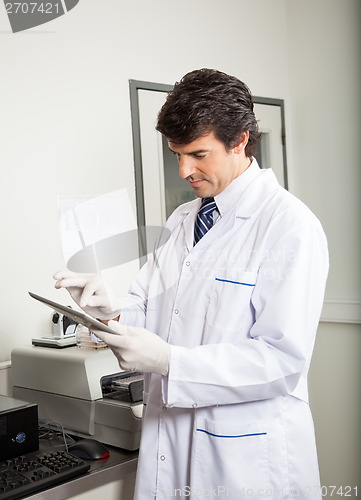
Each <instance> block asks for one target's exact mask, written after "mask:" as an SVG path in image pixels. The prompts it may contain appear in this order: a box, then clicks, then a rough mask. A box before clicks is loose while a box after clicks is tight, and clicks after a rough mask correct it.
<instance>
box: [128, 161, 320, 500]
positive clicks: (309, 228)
mask: <svg viewBox="0 0 361 500" xmlns="http://www.w3.org/2000/svg"><path fill="white" fill-rule="evenodd" d="M234 182H237V192H238V195H237V200H238V201H237V202H236V203H235V205H234V206H233V208H232V209H231V210H229V211H228V212H227V213H226V214H224V216H223V217H221V218H220V219H219V220H218V221H217V222H216V224H215V225H214V226H213V227H212V229H211V230H210V231H209V232H208V233H207V234H206V235H205V236H204V237H203V238H202V239H201V240H200V242H199V243H198V244H197V245H196V246H194V247H193V225H194V219H195V216H196V213H197V211H198V209H199V206H200V200H199V199H198V200H195V201H192V202H190V203H187V204H184V205H182V206H181V207H179V208H178V209H176V211H175V212H174V213H173V214H172V216H171V217H170V218H169V220H168V222H167V224H166V228H168V229H169V230H170V231H171V237H170V238H169V240H168V241H167V242H166V243H165V244H164V245H163V246H162V247H161V248H159V249H158V250H157V251H156V252H155V254H154V255H153V258H151V259H150V260H149V261H148V263H147V264H146V265H145V266H144V267H143V269H142V270H141V271H140V273H139V275H138V277H137V279H136V280H135V281H134V283H133V284H132V286H131V289H130V292H129V295H128V296H127V297H126V298H125V299H124V303H123V313H122V318H121V321H123V322H124V323H128V324H133V325H138V326H144V327H145V328H148V329H149V330H151V331H153V332H155V333H157V334H158V335H160V336H161V337H162V338H163V339H164V340H166V341H167V342H169V343H170V344H171V359H170V370H169V375H168V377H161V376H158V375H156V374H149V375H146V377H145V390H144V417H143V420H144V421H143V430H142V440H141V447H140V456H139V465H138V476H137V484H136V494H135V498H136V499H138V500H144V499H148V498H157V499H166V498H173V497H178V498H197V499H198V498H208V497H211V498H232V497H236V498H254V499H263V498H274V499H278V498H289V497H290V496H291V497H294V498H302V499H304V498H307V499H310V498H312V499H315V498H321V495H320V490H319V489H318V488H319V485H320V483H319V474H318V464H317V454H316V445H315V437H314V429H313V422H312V417H311V413H310V409H309V406H308V393H307V372H308V368H309V364H310V360H311V355H312V350H313V346H314V341H315V334H316V329H317V325H318V321H319V316H320V312H321V307H322V303H323V295H324V288H325V281H326V276H327V271H328V252H327V243H326V239H325V236H324V233H323V230H322V228H321V225H320V223H319V221H318V220H317V219H316V217H315V216H314V215H313V214H312V213H311V211H310V210H309V209H308V208H307V207H306V206H305V205H304V204H303V203H302V202H300V201H299V200H298V199H296V198H295V197H293V196H292V195H291V194H290V193H289V192H287V191H286V190H284V189H283V188H281V187H280V186H279V184H278V183H277V181H276V178H275V176H274V174H273V172H272V171H271V170H261V169H259V167H258V165H257V162H256V161H255V160H254V161H253V163H252V165H251V167H249V169H248V170H247V171H246V172H245V173H244V174H242V175H241V176H240V177H239V178H238V179H237V180H236V181H234ZM227 189H228V188H227ZM216 201H217V199H216Z"/></svg>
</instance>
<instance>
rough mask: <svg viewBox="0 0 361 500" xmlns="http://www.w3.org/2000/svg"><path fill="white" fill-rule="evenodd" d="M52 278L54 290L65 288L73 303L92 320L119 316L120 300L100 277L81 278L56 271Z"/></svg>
mask: <svg viewBox="0 0 361 500" xmlns="http://www.w3.org/2000/svg"><path fill="white" fill-rule="evenodd" d="M53 278H54V279H55V280H57V281H56V283H55V288H65V289H66V290H68V292H69V293H70V295H71V297H72V299H73V300H74V302H76V303H77V304H78V306H79V307H81V308H82V309H83V311H85V312H86V313H87V314H89V315H90V316H93V317H94V318H98V319H103V320H108V319H114V318H116V317H117V316H119V314H120V311H121V306H120V299H119V298H118V297H116V295H115V294H114V293H113V292H112V291H111V290H110V288H109V287H107V286H106V284H105V283H104V281H103V280H102V278H101V276H99V275H93V276H82V275H79V274H75V273H73V272H71V271H68V270H66V271H58V272H57V273H55V274H54V276H53Z"/></svg>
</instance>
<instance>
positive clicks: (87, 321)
mask: <svg viewBox="0 0 361 500" xmlns="http://www.w3.org/2000/svg"><path fill="white" fill-rule="evenodd" d="M29 295H30V297H32V298H33V299H36V300H39V301H40V302H42V303H43V304H45V305H47V306H49V307H51V308H52V309H54V310H55V311H57V312H58V313H60V314H64V316H67V317H68V318H70V319H72V320H73V321H76V322H77V323H80V324H81V325H84V326H86V327H87V328H89V330H102V331H103V332H107V333H113V334H114V335H117V333H116V332H115V331H114V330H112V329H111V328H109V326H107V325H105V324H104V323H102V322H101V321H99V320H98V319H95V318H92V317H91V316H89V314H85V313H84V312H79V311H75V310H74V309H72V308H71V307H67V306H63V305H62V304H58V303H57V302H54V301H52V300H49V299H46V298H45V297H40V295H36V294H35V293H32V292H29Z"/></svg>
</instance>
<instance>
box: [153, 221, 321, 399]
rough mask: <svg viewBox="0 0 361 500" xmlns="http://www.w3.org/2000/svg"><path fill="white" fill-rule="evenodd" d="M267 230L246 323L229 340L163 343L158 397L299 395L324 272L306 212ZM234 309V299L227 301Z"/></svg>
mask: <svg viewBox="0 0 361 500" xmlns="http://www.w3.org/2000/svg"><path fill="white" fill-rule="evenodd" d="M283 217H284V220H281V223H280V222H279V221H278V222H277V224H276V225H275V229H274V230H273V231H272V228H271V230H270V234H269V236H268V241H267V245H266V246H265V247H266V248H267V250H264V255H263V258H262V263H261V265H260V267H259V269H258V279H257V282H256V286H255V288H254V292H253V295H252V304H251V307H252V308H253V309H254V323H253V325H252V327H251V328H250V330H249V332H248V333H247V335H240V337H242V340H240V341H239V342H235V343H218V344H216V343H215V344H207V345H200V346H196V347H194V348H185V347H182V346H176V345H172V346H171V361H170V370H169V375H168V378H167V379H165V380H163V399H164V403H165V404H167V405H170V406H178V407H191V406H199V407H202V406H211V405H225V404H232V403H242V402H248V401H256V400H261V399H268V398H273V397H277V396H280V395H287V394H293V395H296V396H299V397H300V398H301V399H307V372H308V368H309V364H310V360H311V356H312V351H313V346H314V341H315V335H316V330H317V325H318V321H319V317H320V313H321V308H322V304H323V296H324V289H325V282H326V277H327V272H328V252H327V243H326V238H325V236H324V233H323V230H322V228H321V225H320V224H319V222H318V221H317V219H315V218H314V217H306V218H305V219H304V220H301V221H298V222H297V223H295V222H294V220H292V218H288V217H287V216H283ZM233 307H234V308H237V304H233Z"/></svg>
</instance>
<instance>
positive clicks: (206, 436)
mask: <svg viewBox="0 0 361 500" xmlns="http://www.w3.org/2000/svg"><path fill="white" fill-rule="evenodd" d="M195 434H196V453H195V461H194V464H193V474H192V481H191V483H192V488H193V489H194V490H195V489H197V490H199V491H201V492H203V494H204V495H205V494H206V492H210V491H212V492H217V494H218V496H220V497H221V498H223V497H227V498H228V496H230V497H231V496H237V495H241V494H242V492H246V493H244V494H245V495H247V498H259V497H260V496H261V492H262V491H264V490H265V489H266V488H267V487H268V485H269V461H268V441H267V428H266V424H265V422H264V421H259V420H257V422H251V423H250V424H248V425H245V424H242V423H240V422H234V423H232V422H214V421H210V420H207V419H201V420H200V421H198V422H197V427H196V430H195ZM222 493H223V495H222ZM227 495H228V496H227Z"/></svg>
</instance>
